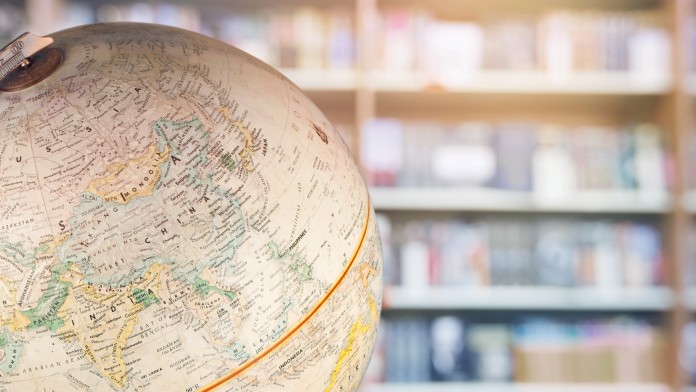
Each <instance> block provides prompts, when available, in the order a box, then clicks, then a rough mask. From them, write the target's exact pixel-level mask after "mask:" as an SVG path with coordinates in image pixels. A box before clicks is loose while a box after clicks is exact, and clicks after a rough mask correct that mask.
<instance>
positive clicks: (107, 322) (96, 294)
mask: <svg viewBox="0 0 696 392" xmlns="http://www.w3.org/2000/svg"><path fill="white" fill-rule="evenodd" d="M165 268H166V267H165V266H161V265H159V264H153V265H152V266H150V268H149V269H148V270H147V272H145V274H144V275H143V278H142V279H141V280H138V281H137V283H135V284H132V285H129V286H127V287H124V288H119V289H112V288H109V289H104V288H102V289H100V288H99V287H98V286H94V285H89V284H84V282H83V279H84V275H83V274H82V273H81V272H80V270H79V269H78V267H77V266H76V265H74V264H73V265H72V266H71V268H70V269H69V270H68V271H66V272H65V273H64V274H63V275H62V276H61V280H63V281H65V282H69V283H71V285H72V286H71V288H70V293H69V295H68V298H67V299H66V301H65V303H64V304H63V306H62V307H61V308H60V309H59V310H58V317H60V318H61V319H62V320H66V321H65V325H64V326H63V327H61V328H60V329H58V331H57V332H58V335H59V336H62V337H64V339H67V340H73V339H75V340H77V341H79V342H80V344H81V346H82V349H83V351H84V354H85V357H86V358H87V359H89V361H90V362H92V363H94V364H95V366H96V367H97V368H98V369H99V372H100V373H101V374H102V375H104V376H105V377H106V378H108V379H109V380H110V381H111V382H112V383H113V384H114V386H116V387H118V388H124V387H125V386H126V383H127V381H128V379H127V376H128V374H127V368H126V362H125V360H124V358H123V349H124V347H126V345H127V344H128V338H129V337H130V336H131V334H132V333H133V329H134V328H135V324H136V323H137V322H138V314H139V313H140V311H142V310H143V309H145V308H146V307H147V306H148V305H149V303H148V302H146V301H144V300H143V298H138V296H137V295H135V294H134V293H136V292H137V291H138V290H142V291H141V292H142V293H147V292H149V291H150V290H151V292H152V293H153V296H149V295H148V297H149V298H147V299H148V300H154V298H158V293H159V288H160V279H159V276H160V274H161V273H162V271H163V270H164V269H165ZM84 309H89V310H90V311H91V312H92V314H91V315H90V314H84V311H82V310H84ZM75 320H80V322H79V323H75V322H74V321H75Z"/></svg>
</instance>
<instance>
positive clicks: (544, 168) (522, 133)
mask: <svg viewBox="0 0 696 392" xmlns="http://www.w3.org/2000/svg"><path fill="white" fill-rule="evenodd" d="M361 137H362V142H361V146H362V150H361V151H362V154H361V161H362V166H363V168H365V174H366V177H367V181H368V183H369V184H371V185H373V186H424V187H438V186H460V187H461V186H464V187H466V186H470V187H491V188H497V189H505V190H520V191H532V190H533V191H534V192H535V193H538V194H539V195H540V196H562V195H566V194H572V193H573V192H575V191H577V190H608V189H633V190H644V191H649V192H655V191H664V190H665V189H666V188H667V186H668V183H669V181H671V174H670V173H669V172H668V168H669V167H670V165H669V161H668V155H667V154H666V151H665V150H664V148H663V145H662V133H661V130H660V129H659V128H658V127H656V126H655V125H652V124H648V123H642V124H636V125H630V126H626V127H624V128H621V129H616V128H611V127H605V126H578V127H571V126H560V125H553V124H536V123H498V124H491V123H485V122H466V123H453V124H448V123H438V122H417V121H410V122H402V121H400V120H397V119H391V118H379V119H375V120H372V121H370V122H368V123H367V124H366V126H365V128H364V130H363V132H362V135H361Z"/></svg>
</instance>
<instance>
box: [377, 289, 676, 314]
mask: <svg viewBox="0 0 696 392" xmlns="http://www.w3.org/2000/svg"><path fill="white" fill-rule="evenodd" d="M673 303H674V296H673V293H672V291H671V290H670V289H669V288H666V287H651V288H641V289H628V288H624V289H619V288H617V289H609V288H607V289H602V288H595V287H588V288H556V287H495V288H459V287H423V288H404V287H400V286H393V287H385V289H384V309H385V310H573V311H578V310H583V311H665V310H669V309H670V308H671V307H672V306H673Z"/></svg>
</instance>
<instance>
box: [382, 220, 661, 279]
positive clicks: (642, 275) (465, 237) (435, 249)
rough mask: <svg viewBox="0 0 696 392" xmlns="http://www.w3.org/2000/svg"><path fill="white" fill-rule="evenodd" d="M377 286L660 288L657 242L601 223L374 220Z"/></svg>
mask: <svg viewBox="0 0 696 392" xmlns="http://www.w3.org/2000/svg"><path fill="white" fill-rule="evenodd" d="M378 219H379V225H380V231H381V236H382V243H383V251H384V258H385V268H384V282H385V284H387V285H401V286H404V287H410V288H420V287H427V286H439V285H447V286H464V287H485V286H525V285H526V286H555V287H581V286H582V287H584V286H591V287H597V288H621V287H648V286H655V285H660V284H663V283H664V267H665V263H664V260H663V253H662V245H661V236H660V232H659V231H658V229H657V228H656V227H655V226H653V225H651V224H647V223H640V222H630V221H605V220H582V221H579V220H561V219H543V220H536V219H526V220H511V219H488V220H481V221H472V222H465V221H460V220H441V221H432V220H414V221H408V222H404V223H397V224H392V222H391V221H390V220H389V218H388V217H387V216H386V215H384V214H380V215H378Z"/></svg>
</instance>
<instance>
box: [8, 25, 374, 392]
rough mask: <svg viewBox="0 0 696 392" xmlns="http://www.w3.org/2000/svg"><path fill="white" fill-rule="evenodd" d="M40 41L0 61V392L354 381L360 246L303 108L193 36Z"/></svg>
mask: <svg viewBox="0 0 696 392" xmlns="http://www.w3.org/2000/svg"><path fill="white" fill-rule="evenodd" d="M50 37H51V38H52V39H53V43H52V44H50V45H49V46H47V47H46V48H45V49H41V50H39V51H37V53H36V54H35V55H33V58H31V57H30V58H26V59H24V57H22V58H17V57H12V59H13V60H11V61H9V60H7V61H4V64H3V62H0V65H2V66H3V67H4V68H3V67H0V71H2V73H0V76H1V77H2V79H3V81H2V82H1V83H0V89H2V90H4V91H3V92H0V124H2V125H0V189H1V190H0V301H1V303H0V305H1V306H0V322H1V325H0V390H7V391H34V390H36V391H39V390H40V391H70V390H77V391H195V390H200V391H211V390H220V391H242V390H243V391H256V390H258V391H276V390H277V391H280V390H282V391H352V390H356V389H357V388H358V386H359V384H360V381H361V378H362V376H363V374H364V372H365V369H366V366H367V364H368V362H369V359H370V356H371V353H372V350H373V347H374V343H375V337H376V331H377V327H378V324H379V318H380V306H381V302H382V294H381V292H382V278H381V276H382V254H381V246H380V241H379V238H378V234H377V227H376V223H375V222H376V221H375V216H374V212H373V210H372V206H371V204H370V199H369V197H368V193H367V189H366V187H365V185H364V183H363V181H362V179H361V176H360V173H359V171H358V169H357V168H356V166H355V164H354V162H353V160H352V158H351V155H350V153H349V150H348V148H347V147H346V145H345V143H344V142H343V141H342V139H341V137H340V136H339V134H338V133H337V131H336V129H335V128H334V127H333V126H332V124H331V123H330V122H329V121H327V119H326V118H325V117H324V115H323V114H322V113H321V111H320V110H319V109H317V107H316V106H315V105H314V104H313V103H312V102H311V101H310V100H309V99H308V98H307V97H306V96H305V95H304V94H303V93H302V91H301V90H300V89H299V88H298V87H297V86H295V85H294V84H293V83H291V82H290V81H288V79H286V78H285V77H284V76H283V75H282V74H280V73H279V72H277V71H276V70H274V69H273V68H272V67H270V66H269V65H267V64H265V63H263V62H261V61H259V60H257V59H256V58H254V57H252V56H250V55H248V54H246V53H244V52H242V51H240V50H238V49H235V48H234V47H231V46H228V45H227V44H224V43H221V42H219V41H216V40H214V39H212V38H208V37H205V36H202V35H199V34H195V33H192V32H188V31H184V30H180V29H175V28H169V27H162V26H156V25H147V24H99V25H88V26H83V27H78V28H72V29H68V30H64V31H61V32H57V33H55V34H53V35H51V36H50ZM29 46H31V45H29V43H28V41H26V42H25V41H17V42H15V43H14V44H11V45H10V46H9V47H8V48H6V50H5V51H4V52H3V53H5V54H7V56H10V55H12V56H14V55H15V54H21V53H22V50H25V49H26V48H27V47H29ZM20 60H22V61H21V64H20ZM10 63H12V64H10ZM17 64H20V65H22V66H17Z"/></svg>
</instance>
